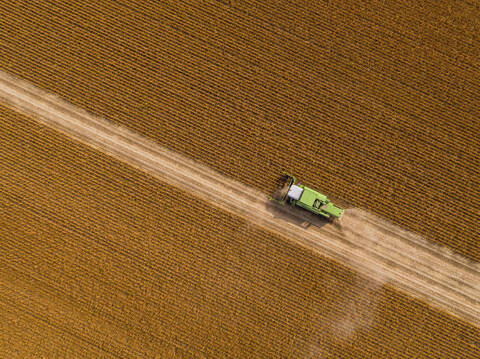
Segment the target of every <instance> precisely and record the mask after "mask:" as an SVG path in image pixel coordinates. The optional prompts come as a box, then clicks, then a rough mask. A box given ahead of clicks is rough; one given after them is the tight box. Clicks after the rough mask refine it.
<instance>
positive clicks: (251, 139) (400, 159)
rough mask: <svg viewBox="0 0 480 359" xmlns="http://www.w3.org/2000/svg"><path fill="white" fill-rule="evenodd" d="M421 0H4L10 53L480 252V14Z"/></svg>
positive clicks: (119, 112)
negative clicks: (301, 0)
mask: <svg viewBox="0 0 480 359" xmlns="http://www.w3.org/2000/svg"><path fill="white" fill-rule="evenodd" d="M255 3H256V2H255ZM413 3H415V2H407V3H405V4H403V3H402V5H399V4H390V5H388V6H387V5H382V4H380V3H379V4H376V5H375V4H368V5H362V4H360V3H359V2H357V1H353V2H342V3H337V2H335V5H334V6H332V5H325V4H323V3H322V4H316V3H315V4H310V3H309V5H308V8H307V7H306V6H304V5H302V4H297V5H292V4H289V3H285V2H279V1H275V4H269V5H268V4H267V3H265V4H263V3H262V4H258V6H257V5H255V6H254V5H252V4H251V2H248V1H235V2H234V5H233V6H231V5H229V4H227V3H222V2H217V1H213V0H210V1H205V2H202V4H201V5H200V4H199V3H197V2H145V1H141V2H140V1H121V2H103V3H95V4H93V3H91V2H83V1H70V2H68V4H67V3H63V4H59V3H57V2H55V3H54V2H51V1H30V2H29V3H28V5H19V4H17V3H14V2H4V3H2V5H1V6H0V11H1V12H2V13H3V14H4V16H3V17H2V22H1V24H0V34H1V36H0V54H1V56H0V58H1V60H0V67H1V68H2V69H4V70H6V71H9V72H11V73H13V74H15V75H17V76H21V77H23V78H26V79H28V80H30V81H32V82H34V83H35V84H37V85H39V86H41V87H44V88H46V89H48V90H50V91H53V92H56V93H58V94H59V95H61V96H62V97H63V98H65V99H66V100H68V101H70V102H72V103H74V104H76V105H79V106H81V107H83V108H86V109H88V110H89V111H91V112H93V113H95V114H97V115H100V116H102V117H105V118H108V119H109V120H111V121H114V122H116V123H119V124H123V125H125V126H128V127H130V128H132V129H133V130H135V131H138V132H140V133H142V134H143V135H146V136H149V137H151V138H154V139H155V140H157V141H158V142H160V143H161V144H163V145H165V146H167V147H169V148H172V149H174V150H176V151H179V152H182V153H185V154H187V155H189V156H191V157H193V158H195V159H197V160H200V161H202V162H204V163H206V164H207V165H209V166H211V167H214V168H216V169H217V170H218V171H220V172H221V173H223V174H226V175H228V176H231V177H234V178H235V179H238V180H241V181H244V182H246V183H248V184H249V185H252V186H255V187H257V188H260V189H262V190H264V191H265V192H268V191H270V190H271V188H272V186H273V182H274V179H275V176H276V175H277V174H278V173H279V172H280V170H285V169H286V170H289V171H291V172H294V173H295V174H299V175H301V176H303V179H304V180H306V181H307V182H309V183H311V184H312V185H314V186H316V187H318V188H320V189H322V190H323V191H324V192H327V193H330V194H334V195H336V196H338V197H340V198H343V199H348V201H349V202H350V204H351V205H352V206H361V207H366V208H368V209H370V210H373V211H374V212H376V213H379V214H381V215H382V216H384V217H386V218H388V219H390V220H392V221H394V222H396V223H398V224H401V225H402V226H404V227H406V228H408V229H410V230H414V231H416V232H419V233H421V234H423V235H425V236H426V237H428V238H429V239H432V240H436V241H439V242H440V243H444V244H446V245H448V246H450V247H452V248H453V249H455V250H456V251H458V252H459V253H462V254H464V255H466V256H467V257H469V258H472V259H476V260H478V259H480V245H479V243H480V242H479V238H478V231H477V227H478V226H477V224H478V222H479V221H480V205H479V203H480V201H479V199H480V182H479V181H480V180H479V177H478V175H477V174H478V168H479V167H480V162H479V157H478V149H479V148H480V143H479V138H480V126H479V125H478V117H479V113H478V109H479V108H480V106H479V93H480V84H479V79H480V76H478V75H479V74H478V68H479V64H478V58H479V57H478V56H476V55H478V49H479V48H480V46H478V38H477V37H475V31H474V30H475V29H476V28H478V19H480V16H479V14H478V9H475V8H474V7H473V5H471V4H468V3H464V4H461V5H460V4H457V5H454V6H450V5H449V6H448V7H447V5H446V4H443V5H442V4H437V3H435V4H431V5H429V6H426V7H425V8H420V7H418V6H413V5H415V4H416V3H415V4H413ZM411 5H412V6H411ZM419 14H422V15H421V16H419ZM352 20H353V21H352Z"/></svg>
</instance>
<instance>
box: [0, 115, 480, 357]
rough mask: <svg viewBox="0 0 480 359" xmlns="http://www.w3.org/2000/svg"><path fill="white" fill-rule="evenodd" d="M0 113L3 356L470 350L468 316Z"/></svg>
mask: <svg viewBox="0 0 480 359" xmlns="http://www.w3.org/2000/svg"><path fill="white" fill-rule="evenodd" d="M0 118H1V121H0V146H1V147H2V151H0V162H1V163H2V167H1V176H0V191H1V192H0V194H1V195H0V201H1V202H0V203H1V210H0V221H1V225H0V237H1V238H3V242H2V246H1V247H0V256H1V257H2V258H3V260H2V269H1V272H0V274H1V278H0V288H1V290H0V303H2V306H1V308H2V311H1V312H0V313H1V315H2V318H5V319H6V320H7V322H4V323H2V325H4V326H5V327H4V329H5V330H2V335H0V337H1V339H0V340H1V341H2V342H3V343H7V342H9V341H15V339H18V338H22V345H18V343H15V344H14V345H17V346H18V347H21V349H22V351H19V352H17V356H18V357H21V356H22V355H21V354H22V353H34V355H33V356H38V355H40V354H42V353H47V354H45V355H48V353H57V354H58V353H62V350H65V353H67V354H69V353H74V354H71V355H72V356H75V355H78V356H80V355H84V356H85V357H88V356H89V353H92V352H95V351H97V354H98V355H100V356H108V355H112V356H120V357H122V356H124V357H135V356H146V357H154V356H155V355H157V356H158V357H168V356H170V357H171V356H174V355H177V356H178V357H189V356H194V357H202V356H206V357H210V356H214V357H288V356H291V357H306V358H317V357H321V356H320V355H324V357H329V356H330V357H335V358H338V357H344V358H362V357H378V358H381V357H385V358H387V357H399V358H402V357H404V358H411V357H435V358H437V357H438V358H439V357H452V358H457V357H462V358H476V357H478V355H479V354H480V348H479V346H478V343H477V341H478V338H479V337H480V333H479V331H478V328H477V329H476V328H474V327H472V326H470V325H469V324H467V323H465V322H462V321H460V320H457V319H455V318H453V317H451V316H449V315H447V314H445V313H442V312H439V311H436V310H434V309H432V308H431V307H429V306H427V305H425V304H424V303H422V302H419V301H416V300H414V299H412V298H410V297H408V296H406V295H404V294H402V293H400V292H398V291H396V290H395V289H393V288H391V287H389V286H388V285H385V284H382V283H377V282H371V281H368V280H367V279H365V278H363V277H361V276H359V275H358V274H356V273H355V272H354V271H353V270H351V269H349V268H346V267H344V266H342V265H339V264H338V263H336V262H334V261H330V260H327V259H325V258H323V257H321V256H319V255H316V254H314V253H313V252H310V251H308V250H305V248H303V247H299V246H297V245H296V244H294V243H292V242H290V241H289V240H288V239H286V238H282V237H279V236H274V235H271V234H270V233H266V232H265V231H263V230H261V229H259V228H257V227H253V226H250V225H249V224H248V223H246V222H245V221H243V220H242V219H240V218H238V217H233V216H231V215H229V214H228V213H226V212H224V211H222V210H219V209H218V208H215V207H212V206H209V205H207V204H206V203H204V202H202V201H199V200H196V198H195V197H194V196H192V195H191V194H190V193H185V192H182V191H179V190H178V189H175V188H174V187H172V186H170V185H167V184H165V183H161V182H159V181H157V180H155V179H154V178H152V177H150V176H148V175H146V174H144V173H142V172H139V171H137V170H134V169H132V168H130V167H129V166H127V165H124V164H122V163H120V162H118V161H116V160H114V159H112V158H110V157H108V156H105V155H103V154H101V153H99V152H96V151H94V150H92V149H90V148H88V147H86V146H84V145H81V144H78V143H75V142H73V141H71V140H69V139H68V138H66V137H65V136H63V135H60V134H59V133H57V132H55V131H53V130H51V129H48V128H45V127H43V126H40V125H38V124H37V123H36V122H34V121H31V120H29V119H28V118H25V117H24V116H20V115H18V114H16V113H15V112H13V111H11V110H8V109H6V108H5V107H1V111H0ZM192 204H193V205H192ZM9 308H10V309H9ZM12 311H13V313H14V314H12ZM40 328H42V329H40ZM38 330H41V331H42V334H41V337H37V336H35V337H33V338H29V336H30V335H34V334H33V333H35V332H36V331H38ZM41 338H44V341H42V339H41ZM63 340H65V342H63V344H62V343H59V344H58V348H59V351H58V352H55V347H56V345H57V344H55V343H58V342H59V341H63ZM9 348H10V347H9V346H6V347H5V349H4V347H3V346H2V349H1V350H2V351H3V353H5V355H6V354H8V353H10V352H8V350H9ZM63 348H65V349H63ZM67 350H68V351H67ZM13 353H14V354H15V352H13ZM18 353H20V354H18ZM174 353H177V354H174ZM98 355H97V356H98ZM13 356H15V355H13Z"/></svg>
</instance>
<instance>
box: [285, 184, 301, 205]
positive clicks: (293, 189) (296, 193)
mask: <svg viewBox="0 0 480 359" xmlns="http://www.w3.org/2000/svg"><path fill="white" fill-rule="evenodd" d="M302 193H303V188H301V187H298V186H296V185H294V184H292V185H291V186H290V189H289V190H288V197H290V198H292V199H294V200H295V201H298V200H299V199H300V197H301V196H302Z"/></svg>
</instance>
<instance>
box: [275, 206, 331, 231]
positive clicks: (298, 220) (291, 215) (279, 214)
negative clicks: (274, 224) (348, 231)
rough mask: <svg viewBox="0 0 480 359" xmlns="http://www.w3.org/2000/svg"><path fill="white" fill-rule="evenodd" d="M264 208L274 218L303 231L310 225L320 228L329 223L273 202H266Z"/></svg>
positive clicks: (323, 219) (304, 211)
mask: <svg viewBox="0 0 480 359" xmlns="http://www.w3.org/2000/svg"><path fill="white" fill-rule="evenodd" d="M266 208H267V210H268V211H269V212H270V213H272V214H273V216H274V217H275V218H280V219H282V220H284V221H287V222H289V223H293V224H294V225H296V226H299V227H301V228H304V229H307V228H309V227H310V226H311V225H313V226H315V227H317V228H321V227H323V226H324V225H326V224H328V223H329V222H328V220H327V219H325V218H323V217H320V216H318V215H315V214H313V213H310V212H308V211H306V210H304V209H303V208H299V207H293V206H290V205H281V204H279V203H276V202H274V201H268V202H267V205H266Z"/></svg>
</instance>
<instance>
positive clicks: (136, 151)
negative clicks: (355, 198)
mask: <svg viewBox="0 0 480 359" xmlns="http://www.w3.org/2000/svg"><path fill="white" fill-rule="evenodd" d="M0 101H1V102H3V103H5V104H7V105H9V106H11V107H13V108H15V109H16V110H17V111H19V112H21V113H24V114H26V115H28V116H30V117H33V118H35V119H36V120H38V121H39V122H41V123H43V124H46V125H48V126H51V127H53V128H55V129H58V130H60V131H62V132H64V133H66V134H68V135H69V136H71V137H73V138H75V139H77V140H80V141H82V142H84V143H86V144H88V145H90V146H92V147H95V148H97V149H99V150H101V151H103V152H105V153H108V154H110V155H112V156H115V157H116V158H118V159H120V160H122V161H125V162H126V163H128V164H130V165H132V166H134V167H137V168H139V169H141V170H143V171H145V172H148V173H149V174H151V175H153V176H155V177H157V178H159V179H160V180H162V181H165V182H168V183H171V184H174V185H176V186H178V187H179V188H181V189H183V190H184V191H187V192H190V193H191V194H192V196H196V197H199V198H202V199H204V200H206V201H209V202H212V203H214V204H216V205H217V206H219V207H221V208H223V209H226V210H228V211H230V212H231V213H233V214H235V215H238V216H242V217H244V218H246V219H248V220H249V221H251V222H252V223H255V224H256V225H259V226H262V227H264V228H266V229H268V230H270V231H272V232H274V233H276V234H279V235H282V236H283V237H285V238H286V239H288V240H291V241H296V242H299V243H301V244H302V245H304V246H306V247H308V248H311V249H313V250H315V251H317V252H319V253H321V254H323V255H325V256H328V257H331V258H334V259H336V260H338V261H340V262H342V263H345V264H347V265H349V266H351V267H352V268H355V269H356V270H358V271H359V272H360V273H362V274H364V275H365V276H367V277H368V278H370V279H372V281H374V282H377V283H379V284H383V283H389V284H391V285H393V286H395V287H397V288H400V289H402V290H404V291H406V292H408V293H410V294H411V295H414V296H416V297H418V298H420V299H423V300H425V301H427V302H428V303H430V304H432V305H434V306H436V307H438V308H440V309H442V310H445V311H447V312H450V313H453V314H455V315H457V316H459V317H461V318H463V319H465V320H466V321H468V322H470V323H472V324H475V325H480V265H479V264H478V263H472V262H469V261H468V260H466V259H464V258H461V257H459V256H458V255H454V254H452V253H451V252H449V251H448V250H447V249H444V248H440V247H438V246H435V245H433V244H431V243H429V242H427V241H425V240H423V239H422V238H419V237H418V236H416V235H412V234H410V233H408V232H405V231H403V230H402V229H400V228H398V227H395V226H393V225H391V224H389V223H386V222H384V221H383V220H381V219H379V218H377V217H375V216H373V215H371V214H369V213H367V212H365V211H362V210H359V209H347V210H346V211H345V214H344V217H343V218H342V220H341V222H340V223H339V224H337V225H332V224H326V223H323V222H322V221H321V220H319V219H315V218H312V217H310V216H309V215H308V214H304V213H301V212H298V211H295V210H292V209H290V208H288V207H279V206H276V205H273V204H272V203H271V202H269V201H268V199H267V196H266V195H265V194H264V193H261V192H258V191H256V190H253V189H251V188H249V187H247V186H245V185H243V184H241V183H239V182H236V181H232V180H230V179H228V178H226V177H223V176H221V175H219V174H218V173H216V172H214V171H212V170H211V169H210V168H207V167H205V166H203V165H200V164H198V163H196V162H194V161H192V160H190V159H188V158H186V157H184V156H182V155H179V154H177V153H174V152H171V151H169V150H167V149H165V148H163V147H161V146H159V145H158V144H155V143H153V142H152V141H149V140H147V139H145V138H143V137H141V136H139V135H137V134H135V133H133V132H131V131H129V130H126V129H124V128H120V127H117V126H115V125H113V124H111V123H109V122H107V121H105V120H102V119H99V118H95V117H93V116H91V115H89V114H88V113H86V112H85V111H83V110H81V109H78V108H76V107H73V106H71V105H69V104H68V103H65V102H64V101H62V100H59V99H58V98H57V97H56V96H53V95H50V94H47V93H45V92H43V91H42V90H40V89H38V88H35V87H33V86H31V85H30V84H28V83H26V82H24V81H21V80H18V79H16V78H13V77H11V76H10V75H8V74H5V73H2V72H0ZM304 221H309V222H313V224H316V225H313V226H303V225H302V222H304Z"/></svg>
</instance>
